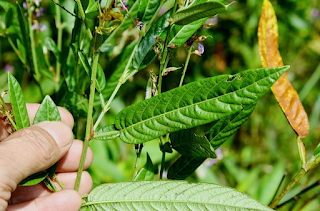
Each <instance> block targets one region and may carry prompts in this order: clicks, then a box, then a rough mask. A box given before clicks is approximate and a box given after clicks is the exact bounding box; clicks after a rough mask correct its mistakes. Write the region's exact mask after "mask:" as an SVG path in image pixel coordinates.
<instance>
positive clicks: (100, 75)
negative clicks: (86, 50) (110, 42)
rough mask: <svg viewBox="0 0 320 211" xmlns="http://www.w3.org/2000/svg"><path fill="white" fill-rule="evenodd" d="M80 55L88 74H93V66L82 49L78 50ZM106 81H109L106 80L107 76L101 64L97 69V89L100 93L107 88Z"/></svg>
mask: <svg viewBox="0 0 320 211" xmlns="http://www.w3.org/2000/svg"><path fill="white" fill-rule="evenodd" d="M78 55H79V57H80V60H81V62H82V65H83V67H84V69H85V71H86V72H87V74H88V75H89V76H91V66H90V64H89V62H88V59H87V57H86V56H85V55H84V54H83V53H82V52H81V51H79V52H78ZM106 83H107V82H106V78H105V75H104V72H103V69H102V67H101V66H100V64H99V65H98V69H97V78H96V89H97V91H98V92H99V93H101V92H102V90H103V89H104V88H105V86H106Z"/></svg>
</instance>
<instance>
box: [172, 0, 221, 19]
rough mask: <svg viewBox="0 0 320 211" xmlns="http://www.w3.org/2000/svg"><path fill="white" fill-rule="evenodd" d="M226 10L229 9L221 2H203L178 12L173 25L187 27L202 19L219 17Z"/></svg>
mask: <svg viewBox="0 0 320 211" xmlns="http://www.w3.org/2000/svg"><path fill="white" fill-rule="evenodd" d="M226 10H227V7H226V6H225V5H224V4H223V3H221V2H219V1H208V2H202V3H199V4H195V5H192V6H189V7H187V8H182V9H180V10H178V11H177V12H176V14H175V15H174V17H173V23H174V24H177V25H186V24H189V23H191V22H193V21H196V20H199V19H202V18H208V17H211V16H214V15H217V14H219V13H222V12H225V11H226Z"/></svg>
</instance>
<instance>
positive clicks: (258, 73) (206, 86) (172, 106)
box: [115, 66, 289, 144]
mask: <svg viewBox="0 0 320 211" xmlns="http://www.w3.org/2000/svg"><path fill="white" fill-rule="evenodd" d="M288 68H289V66H285V67H280V68H267V69H264V68H260V69H255V70H247V71H243V72H241V73H238V74H236V75H221V76H216V77H212V78H207V79H204V80H200V81H196V82H193V83H190V84H187V85H185V86H182V87H180V88H175V89H172V90H170V91H168V92H165V93H162V94H160V95H157V96H155V97H152V98H150V99H148V100H145V101H142V102H139V103H137V104H134V105H132V106H129V107H127V108H125V109H124V110H122V111H121V112H120V113H119V114H118V115H117V116H116V119H115V127H116V129H118V130H119V131H120V138H121V140H122V141H124V142H127V143H132V144H138V143H143V142H146V141H150V140H153V139H155V138H158V137H160V136H162V135H165V134H167V133H171V132H175V131H179V130H181V129H187V128H192V127H196V126H199V125H203V124H207V123H210V122H214V121H217V120H219V119H222V118H225V117H227V116H230V115H232V114H236V113H239V112H240V111H242V110H243V109H244V108H245V107H247V106H250V105H254V104H256V102H257V100H258V99H259V98H260V97H261V96H263V95H264V94H265V93H266V92H267V91H268V90H269V89H270V87H271V86H272V84H273V83H274V82H275V81H276V80H277V79H278V78H279V77H280V76H281V75H282V74H283V73H284V72H285V71H286V70H287V69H288Z"/></svg>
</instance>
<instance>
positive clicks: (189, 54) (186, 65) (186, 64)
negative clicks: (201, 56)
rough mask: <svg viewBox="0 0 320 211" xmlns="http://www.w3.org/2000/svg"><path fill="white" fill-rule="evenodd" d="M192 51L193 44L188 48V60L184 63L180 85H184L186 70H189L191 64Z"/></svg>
mask: <svg viewBox="0 0 320 211" xmlns="http://www.w3.org/2000/svg"><path fill="white" fill-rule="evenodd" d="M191 51H192V45H191V46H190V48H189V50H188V55H187V60H186V63H185V64H184V68H183V72H182V76H181V79H180V84H179V87H180V86H182V83H183V80H184V77H185V76H186V71H187V68H188V65H189V61H190V56H191Z"/></svg>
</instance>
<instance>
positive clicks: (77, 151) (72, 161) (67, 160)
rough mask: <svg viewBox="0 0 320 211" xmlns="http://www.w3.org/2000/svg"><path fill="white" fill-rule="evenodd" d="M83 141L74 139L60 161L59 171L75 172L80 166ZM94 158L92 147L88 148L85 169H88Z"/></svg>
mask: <svg viewBox="0 0 320 211" xmlns="http://www.w3.org/2000/svg"><path fill="white" fill-rule="evenodd" d="M83 144H84V142H83V141H80V140H74V141H73V143H72V145H71V147H70V149H69V151H68V152H67V154H66V155H65V156H63V158H62V159H61V160H60V161H59V165H58V168H57V172H74V171H77V170H78V168H79V163H80V158H81V154H82V149H83ZM92 160H93V153H92V150H91V149H90V148H88V151H87V155H86V160H85V163H84V170H86V169H88V168H89V166H90V165H91V163H92Z"/></svg>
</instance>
